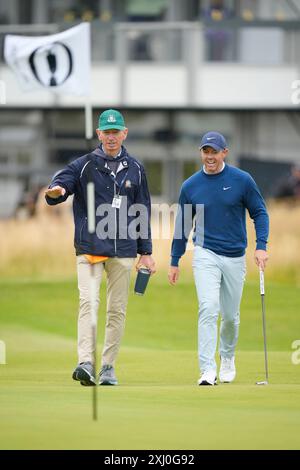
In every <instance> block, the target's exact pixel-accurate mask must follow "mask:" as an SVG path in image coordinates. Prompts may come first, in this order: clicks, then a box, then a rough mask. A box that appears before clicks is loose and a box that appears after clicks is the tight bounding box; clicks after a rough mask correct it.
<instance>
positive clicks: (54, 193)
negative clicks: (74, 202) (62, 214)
mask: <svg viewBox="0 0 300 470" xmlns="http://www.w3.org/2000/svg"><path fill="white" fill-rule="evenodd" d="M45 194H46V196H49V197H51V198H52V199H57V198H59V197H60V196H64V195H65V194H66V190H65V188H62V187H61V186H54V187H53V188H50V189H47V191H45Z"/></svg>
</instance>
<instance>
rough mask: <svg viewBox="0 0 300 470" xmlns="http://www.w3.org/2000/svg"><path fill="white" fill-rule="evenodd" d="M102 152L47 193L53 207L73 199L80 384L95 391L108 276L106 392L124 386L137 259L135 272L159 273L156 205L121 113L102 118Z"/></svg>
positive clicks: (79, 162)
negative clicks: (91, 190)
mask: <svg viewBox="0 0 300 470" xmlns="http://www.w3.org/2000/svg"><path fill="white" fill-rule="evenodd" d="M96 132H97V136H98V139H99V141H100V144H99V146H98V147H97V148H96V149H95V150H94V151H92V152H91V153H89V154H87V155H83V156H82V157H80V158H77V159H76V160H74V161H72V162H71V163H70V164H69V165H67V166H66V168H64V169H63V170H61V171H60V172H58V173H57V174H56V175H55V176H54V178H53V180H52V182H51V184H50V186H49V188H48V190H47V191H46V201H47V203H48V204H50V205H55V204H59V203H61V202H64V201H65V200H66V199H67V198H68V196H70V195H72V194H73V195H74V199H73V213H74V223H75V238H74V246H75V251H76V258H77V274H78V288H79V293H80V307H79V318H78V365H77V367H76V369H75V370H74V372H73V379H74V380H78V381H80V383H81V384H82V385H95V383H96V380H97V379H96V371H95V370H94V364H93V362H94V360H93V357H94V342H93V336H92V325H91V322H92V314H91V307H92V306H91V299H90V286H91V269H90V264H91V263H92V264H94V276H95V278H96V281H97V309H98V306H99V289H100V283H101V278H102V274H103V272H104V271H105V272H106V275H107V313H106V327H105V340H104V347H103V351H102V360H101V365H102V367H101V370H100V373H99V378H98V380H99V384H100V385H117V383H118V381H117V378H116V375H115V369H114V367H115V361H116V358H117V354H118V351H119V347H120V342H121V337H122V334H123V330H124V325H125V315H126V307H127V301H128V292H129V282H130V272H131V268H132V266H133V263H134V259H135V258H136V256H137V254H139V255H140V257H139V260H138V263H137V265H136V269H137V270H138V269H139V268H140V267H141V266H144V267H146V268H148V269H149V270H150V271H151V273H152V274H153V273H154V272H155V263H154V260H153V258H152V256H151V254H152V241H151V229H150V214H151V201H150V195H149V191H148V185H147V179H146V175H145V171H144V168H143V166H142V165H141V163H140V162H138V161H137V160H136V159H135V158H133V157H131V156H130V155H129V154H128V152H127V150H126V148H125V147H124V146H123V142H124V140H125V139H126V137H127V133H128V129H127V128H126V126H125V122H124V118H123V116H122V114H121V113H120V112H119V111H117V110H115V109H107V110H106V111H104V112H103V113H102V114H101V115H100V117H99V124H98V129H96ZM91 178H92V180H93V182H94V184H95V209H96V232H95V233H94V234H90V233H89V231H88V223H87V184H88V182H89V181H90V180H91Z"/></svg>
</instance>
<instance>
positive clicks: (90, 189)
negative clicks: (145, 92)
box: [85, 101, 98, 421]
mask: <svg viewBox="0 0 300 470" xmlns="http://www.w3.org/2000/svg"><path fill="white" fill-rule="evenodd" d="M85 138H86V144H87V149H88V151H89V152H91V150H92V138H93V130H92V107H91V104H90V102H89V101H87V102H86V105H85ZM86 170H87V172H86V173H87V179H88V183H87V217H88V232H89V234H90V240H91V248H92V250H91V251H92V254H93V253H94V236H95V232H96V215H95V183H94V180H93V172H92V165H91V163H88V165H87V167H86ZM90 279H91V280H90V302H91V327H92V338H93V350H94V374H95V386H94V387H92V393H93V420H94V421H97V419H98V405H97V385H98V381H97V370H98V368H97V311H96V305H97V304H96V293H97V281H96V276H95V265H94V264H93V263H91V264H90Z"/></svg>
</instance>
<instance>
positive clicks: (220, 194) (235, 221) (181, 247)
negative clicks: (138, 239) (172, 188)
mask: <svg viewBox="0 0 300 470" xmlns="http://www.w3.org/2000/svg"><path fill="white" fill-rule="evenodd" d="M246 209H247V210H248V212H249V215H250V217H251V219H253V221H254V224H255V231H256V249H257V250H265V249H266V245H267V239H268V234H269V217H268V213H267V210H266V206H265V202H264V200H263V198H262V196H261V194H260V192H259V189H258V187H257V185H256V183H255V181H254V180H253V178H252V177H251V176H250V175H249V173H246V172H245V171H242V170H240V169H238V168H235V167H232V166H230V165H225V167H224V169H223V171H221V172H220V173H217V174H206V173H204V171H203V170H201V171H198V172H197V173H195V174H194V175H192V176H191V177H190V178H189V179H187V180H186V181H185V182H184V183H183V185H182V187H181V191H180V197H179V207H178V213H177V217H176V224H175V233H174V239H173V243H172V254H171V256H172V260H171V265H172V266H178V263H179V260H180V258H181V256H182V255H183V254H184V253H185V250H186V243H187V239H188V236H189V233H190V231H191V229H192V226H193V223H194V233H193V242H194V245H199V246H202V247H203V248H207V249H209V250H211V251H213V252H214V253H217V254H218V255H223V256H229V257H233V258H235V257H238V256H243V255H244V254H245V249H246V247H247V233H246Z"/></svg>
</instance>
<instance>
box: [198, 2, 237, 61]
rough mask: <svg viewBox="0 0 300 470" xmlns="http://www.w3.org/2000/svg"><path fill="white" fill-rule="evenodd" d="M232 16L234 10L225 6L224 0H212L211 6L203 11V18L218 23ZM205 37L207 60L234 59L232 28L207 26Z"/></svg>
mask: <svg viewBox="0 0 300 470" xmlns="http://www.w3.org/2000/svg"><path fill="white" fill-rule="evenodd" d="M232 17H233V11H232V10H229V9H228V8H226V7H225V5H224V0H211V2H210V6H209V7H208V8H205V9H204V10H202V12H201V19H202V20H204V21H205V20H208V21H215V22H216V23H218V22H221V21H223V20H226V19H229V18H232ZM205 39H206V51H207V60H215V61H218V60H219V61H220V60H233V41H232V40H233V32H232V31H231V30H229V29H225V28H224V29H223V28H222V29H221V28H214V27H207V28H206V29H205ZM230 46H231V47H230Z"/></svg>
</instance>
